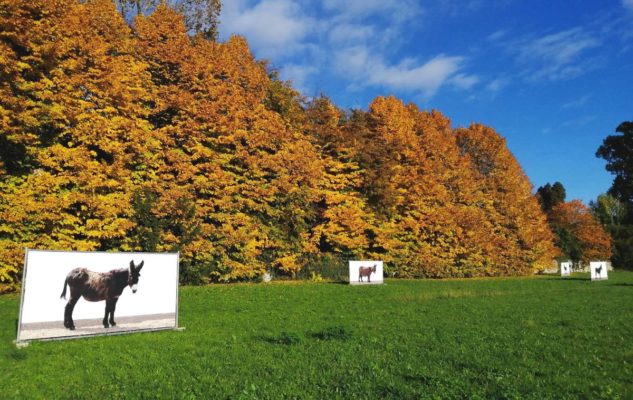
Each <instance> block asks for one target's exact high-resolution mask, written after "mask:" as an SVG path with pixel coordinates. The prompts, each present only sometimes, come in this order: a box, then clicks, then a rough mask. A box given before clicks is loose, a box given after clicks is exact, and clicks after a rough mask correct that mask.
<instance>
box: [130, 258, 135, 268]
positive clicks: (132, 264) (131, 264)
mask: <svg viewBox="0 0 633 400" xmlns="http://www.w3.org/2000/svg"><path fill="white" fill-rule="evenodd" d="M134 269H135V268H134V260H132V261H130V270H132V271H134Z"/></svg>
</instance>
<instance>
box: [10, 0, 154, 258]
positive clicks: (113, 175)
mask: <svg viewBox="0 0 633 400" xmlns="http://www.w3.org/2000/svg"><path fill="white" fill-rule="evenodd" d="M2 9H4V10H7V9H8V10H10V11H9V12H8V13H7V14H5V15H3V21H2V25H3V27H4V29H3V31H2V43H3V45H2V49H3V52H5V53H6V55H7V56H6V57H2V60H3V62H5V63H6V66H5V67H3V69H6V70H8V71H10V74H9V75H8V76H5V75H4V74H3V75H2V81H3V82H2V93H3V94H2V99H1V100H0V101H1V106H0V107H1V109H2V113H3V114H5V115H7V118H3V119H2V120H3V122H2V123H3V124H5V125H4V126H3V127H2V129H1V130H2V135H3V138H2V140H3V141H4V142H5V143H10V145H9V147H11V148H15V149H21V150H19V151H17V152H16V153H12V154H13V155H12V156H9V157H7V158H5V157H4V155H3V158H5V159H6V161H7V162H5V163H4V164H5V168H6V170H5V173H6V175H4V176H3V178H2V181H1V185H2V202H1V203H0V219H2V220H3V221H4V223H3V226H2V231H3V232H2V237H1V238H0V240H1V241H2V242H3V243H2V246H1V247H2V250H1V251H2V257H1V258H2V260H3V261H2V262H3V263H17V262H20V261H19V258H18V257H15V255H16V252H17V251H18V250H17V248H20V251H21V248H23V247H24V246H29V247H50V248H61V249H77V250H105V249H112V248H125V246H126V243H127V241H128V236H127V232H128V230H129V229H130V227H131V226H132V222H131V221H130V218H129V217H130V209H129V207H127V205H128V204H129V199H130V194H131V191H132V187H134V186H135V185H137V184H138V183H140V182H141V181H143V180H144V179H145V178H146V176H147V174H148V173H149V170H150V169H151V165H152V155H151V153H152V149H153V148H154V142H153V139H152V135H151V130H150V126H149V124H148V123H147V121H146V116H147V107H146V104H147V103H148V102H149V101H150V98H151V82H150V80H149V74H148V73H147V66H146V64H144V63H143V62H141V61H139V60H138V59H137V58H136V57H135V54H134V39H133V36H132V32H131V30H130V29H129V27H128V26H127V25H126V24H125V22H124V21H123V19H122V18H121V17H120V15H119V14H118V13H117V12H116V10H115V7H114V5H113V4H112V2H110V1H105V0H95V1H91V2H87V3H78V2H75V1H53V2H49V1H45V2H44V1H43V2H37V3H36V4H33V3H32V2H30V3H29V4H28V5H26V3H22V2H9V3H5V4H4V5H3V7H2ZM3 267H5V268H6V265H3ZM9 269H10V267H9Z"/></svg>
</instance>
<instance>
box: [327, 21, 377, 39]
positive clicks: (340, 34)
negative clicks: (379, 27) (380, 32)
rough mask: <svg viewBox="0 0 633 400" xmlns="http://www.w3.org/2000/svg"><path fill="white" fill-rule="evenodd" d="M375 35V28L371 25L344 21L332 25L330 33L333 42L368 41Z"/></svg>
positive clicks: (329, 36)
mask: <svg viewBox="0 0 633 400" xmlns="http://www.w3.org/2000/svg"><path fill="white" fill-rule="evenodd" d="M374 35H375V29H374V27H373V26H371V25H360V24H347V23H343V24H340V25H336V26H334V27H332V29H331V30H330V31H329V33H328V38H329V41H330V42H331V43H334V44H340V43H357V42H361V43H362V42H366V41H367V40H369V39H370V38H372V37H373V36H374Z"/></svg>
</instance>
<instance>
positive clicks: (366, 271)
mask: <svg viewBox="0 0 633 400" xmlns="http://www.w3.org/2000/svg"><path fill="white" fill-rule="evenodd" d="M376 266H377V265H376V264H374V266H373V267H359V268H358V281H359V282H362V281H363V277H364V276H366V277H367V282H371V274H373V273H374V272H376Z"/></svg>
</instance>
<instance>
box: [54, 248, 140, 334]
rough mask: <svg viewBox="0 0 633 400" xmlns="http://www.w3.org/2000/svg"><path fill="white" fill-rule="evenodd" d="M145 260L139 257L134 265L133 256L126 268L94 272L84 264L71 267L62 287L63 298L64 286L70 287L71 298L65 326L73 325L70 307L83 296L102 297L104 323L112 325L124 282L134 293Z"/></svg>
mask: <svg viewBox="0 0 633 400" xmlns="http://www.w3.org/2000/svg"><path fill="white" fill-rule="evenodd" d="M144 263H145V261H141V263H140V264H138V265H134V260H132V261H130V267H129V268H122V269H115V270H112V271H109V272H94V271H90V270H88V269H86V268H75V269H73V270H72V271H70V272H69V273H68V275H67V276H66V280H65V281H64V291H63V292H62V295H61V298H62V299H66V287H69V288H70V299H69V300H68V303H66V308H65V310H64V327H66V328H67V329H70V330H74V329H75V323H74V321H73V310H74V309H75V305H76V304H77V301H79V299H80V298H81V297H82V296H83V298H84V299H86V300H87V301H92V302H96V301H102V300H105V302H106V306H105V316H104V317H103V326H104V327H105V328H109V327H110V326H115V325H116V323H115V322H114V310H115V308H116V303H117V301H118V300H119V296H121V294H122V293H123V289H125V287H126V286H129V287H130V288H131V289H132V293H136V290H137V285H138V280H139V277H140V276H141V275H140V272H141V268H143V264H144Z"/></svg>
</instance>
